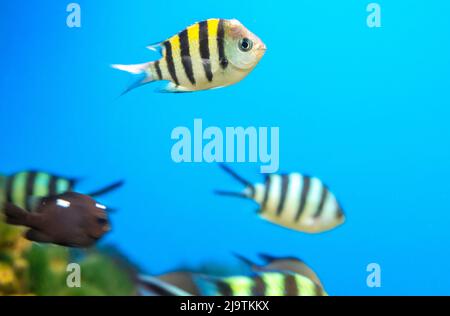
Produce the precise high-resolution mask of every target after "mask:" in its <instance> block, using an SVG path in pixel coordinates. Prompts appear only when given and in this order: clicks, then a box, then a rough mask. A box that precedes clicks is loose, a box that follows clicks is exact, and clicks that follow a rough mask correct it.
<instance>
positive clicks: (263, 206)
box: [261, 175, 271, 212]
mask: <svg viewBox="0 0 450 316" xmlns="http://www.w3.org/2000/svg"><path fill="white" fill-rule="evenodd" d="M270 181H271V176H270V175H269V176H266V181H265V182H264V190H265V191H264V199H263V201H262V204H261V212H264V210H265V209H266V204H267V200H268V199H269V191H270Z"/></svg>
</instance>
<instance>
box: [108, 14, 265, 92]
mask: <svg viewBox="0 0 450 316" xmlns="http://www.w3.org/2000/svg"><path fill="white" fill-rule="evenodd" d="M148 48H149V49H151V50H155V51H159V52H160V53H161V54H162V58H161V59H160V60H157V61H152V62H147V63H143V64H137V65H112V67H113V68H116V69H119V70H123V71H127V72H130V73H132V74H136V75H141V77H142V78H141V79H140V80H139V81H138V82H137V83H135V84H134V85H132V86H131V87H129V88H128V89H127V90H126V91H125V92H124V93H126V92H128V91H130V90H132V89H134V88H136V87H139V86H141V85H143V84H146V83H149V82H152V81H157V80H169V81H170V82H169V84H168V85H167V87H166V89H165V90H166V91H168V92H187V91H198V90H206V89H212V88H220V87H224V86H228V85H231V84H234V83H236V82H238V81H240V80H242V79H243V78H244V77H245V76H247V75H248V74H249V73H250V72H251V71H252V70H253V68H254V67H255V66H256V65H257V64H258V62H259V61H260V59H261V58H262V56H263V55H264V53H265V51H266V46H265V45H264V43H263V42H262V41H261V40H260V39H259V38H258V37H257V36H256V35H254V34H253V33H252V32H250V31H249V30H248V29H247V28H245V27H244V26H243V25H242V24H241V22H239V21H238V20H235V19H233V20H225V19H208V20H205V21H202V22H197V23H195V24H193V25H191V26H189V27H188V28H186V29H184V30H183V31H181V32H180V33H178V34H176V35H174V36H172V37H171V38H169V39H168V40H166V41H163V42H161V43H157V44H154V45H150V46H149V47H148Z"/></svg>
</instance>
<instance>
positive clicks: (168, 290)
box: [138, 275, 191, 296]
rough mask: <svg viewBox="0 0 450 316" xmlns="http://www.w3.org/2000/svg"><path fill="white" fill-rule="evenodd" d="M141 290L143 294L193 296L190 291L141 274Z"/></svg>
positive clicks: (139, 281) (139, 280) (139, 279)
mask: <svg viewBox="0 0 450 316" xmlns="http://www.w3.org/2000/svg"><path fill="white" fill-rule="evenodd" d="M138 283H139V292H140V293H141V295H143V296H161V295H162V296H191V294H190V293H188V292H186V291H184V290H182V289H180V288H178V287H176V286H174V285H172V284H170V283H167V282H164V281H162V280H159V279H158V278H156V277H153V276H149V275H139V277H138Z"/></svg>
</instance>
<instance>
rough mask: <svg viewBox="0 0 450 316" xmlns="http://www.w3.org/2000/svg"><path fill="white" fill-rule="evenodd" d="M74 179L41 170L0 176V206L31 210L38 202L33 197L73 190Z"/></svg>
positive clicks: (106, 190) (118, 183) (116, 185)
mask: <svg viewBox="0 0 450 316" xmlns="http://www.w3.org/2000/svg"><path fill="white" fill-rule="evenodd" d="M76 184H77V180H76V179H70V178H64V177H60V176H56V175H53V174H50V173H46V172H41V171H22V172H18V173H15V174H12V175H10V176H1V177H0V208H1V205H2V204H3V203H4V202H10V203H13V204H15V205H17V206H18V207H21V208H24V209H26V210H28V211H32V210H33V209H34V208H35V206H36V205H33V202H38V200H37V199H35V197H47V196H53V195H57V194H61V193H64V192H69V191H73V189H74V186H75V185H76ZM122 184H123V181H118V182H115V183H113V184H111V185H109V186H107V187H105V188H102V189H100V190H98V191H95V192H92V193H90V194H88V195H90V196H93V197H95V196H99V195H102V194H105V193H108V192H110V191H112V190H115V189H117V188H118V187H120V186H122Z"/></svg>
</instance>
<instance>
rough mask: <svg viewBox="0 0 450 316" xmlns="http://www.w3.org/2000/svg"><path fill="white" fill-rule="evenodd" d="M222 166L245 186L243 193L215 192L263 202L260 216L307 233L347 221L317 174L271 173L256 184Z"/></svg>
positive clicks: (326, 228)
mask: <svg viewBox="0 0 450 316" xmlns="http://www.w3.org/2000/svg"><path fill="white" fill-rule="evenodd" d="M221 167H222V168H223V169H224V170H225V171H226V172H227V173H229V174H230V175H232V176H233V177H234V178H235V179H236V180H238V181H239V182H241V183H242V184H244V185H245V186H246V188H245V189H244V191H243V192H228V191H216V193H217V194H220V195H230V196H237V197H241V198H246V199H252V200H254V201H255V202H256V203H258V204H259V205H260V208H259V210H258V214H259V216H261V217H262V218H264V219H265V220H267V221H269V222H272V223H274V224H277V225H281V226H283V227H286V228H290V229H294V230H297V231H302V232H306V233H321V232H324V231H327V230H330V229H333V228H335V227H337V226H339V225H341V224H343V223H344V221H345V216H344V212H343V211H342V208H341V206H340V204H339V202H338V201H337V199H336V197H335V196H334V194H333V193H332V192H331V191H330V190H329V189H328V187H327V186H326V185H325V184H324V183H323V182H322V181H321V180H320V179H318V178H316V177H310V176H306V175H302V174H300V173H295V172H294V173H290V174H270V175H267V176H266V179H265V182H264V183H257V184H253V183H250V182H249V181H247V180H245V179H244V178H242V177H240V176H239V175H238V174H236V173H235V172H234V171H233V170H231V169H230V168H229V167H227V166H225V165H223V164H222V165H221Z"/></svg>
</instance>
